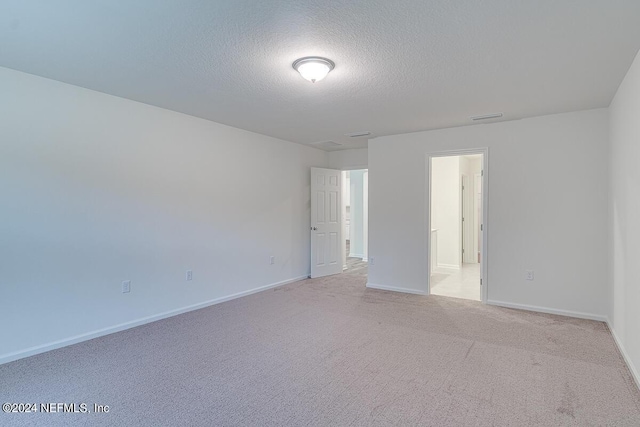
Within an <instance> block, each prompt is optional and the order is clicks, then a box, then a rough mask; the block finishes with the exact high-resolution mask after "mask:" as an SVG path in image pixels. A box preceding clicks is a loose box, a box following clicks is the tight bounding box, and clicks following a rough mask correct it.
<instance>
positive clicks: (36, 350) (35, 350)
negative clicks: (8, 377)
mask: <svg viewBox="0 0 640 427" xmlns="http://www.w3.org/2000/svg"><path fill="white" fill-rule="evenodd" d="M308 277H309V275H307V274H305V275H304V276H299V277H294V278H292V279H287V280H283V281H282V282H277V283H271V284H269V285H264V286H260V287H257V288H253V289H249V290H248V291H243V292H238V293H235V294H232V295H227V296H224V297H220V298H215V299H212V300H208V301H204V302H201V303H197V304H193V305H190V306H187V307H182V308H178V309H175V310H170V311H165V312H164V313H160V314H155V315H153V316H148V317H143V318H141V319H137V320H132V321H130V322H125V323H120V324H118V325H115V326H109V327H107V328H102V329H98V330H96V331H92V332H87V333H84V334H80V335H76V336H73V337H69V338H65V339H61V340H58V341H53V342H50V343H47V344H43V345H38V346H35V347H30V348H27V349H25V350H19V351H15V352H12V353H7V354H3V355H0V365H2V364H4V363H9V362H12V361H14V360H18V359H22V358H25V357H29V356H33V355H36V354H40V353H44V352H47V351H50V350H55V349H57V348H62V347H66V346H68V345H72V344H76V343H79V342H82V341H88V340H90V339H93V338H98V337H102V336H104V335H109V334H113V333H115V332H120V331H124V330H125V329H131V328H135V327H136V326H140V325H144V324H146V323H151V322H155V321H157V320H162V319H166V318H168V317H172V316H177V315H178V314H182V313H187V312H189V311H193V310H199V309H201V308H205V307H209V306H211V305H215V304H220V303H222V302H225V301H230V300H232V299H236V298H240V297H244V296H247V295H251V294H255V293H257V292H261V291H266V290H267V289H271V288H277V287H278V286H283V285H287V284H289V283H293V282H297V281H299V280H303V279H307V278H308Z"/></svg>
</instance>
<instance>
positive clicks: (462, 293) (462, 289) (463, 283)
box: [431, 264, 480, 301]
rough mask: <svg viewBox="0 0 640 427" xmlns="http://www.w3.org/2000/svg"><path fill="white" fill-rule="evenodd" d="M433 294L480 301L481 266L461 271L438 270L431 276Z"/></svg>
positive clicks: (468, 266) (475, 265)
mask: <svg viewBox="0 0 640 427" xmlns="http://www.w3.org/2000/svg"><path fill="white" fill-rule="evenodd" d="M431 294H432V295H441V296H445V297H454V298H464V299H470V300H474V301H480V264H462V268H461V269H460V270H457V271H456V270H444V269H437V270H436V271H435V272H434V273H433V274H432V275H431Z"/></svg>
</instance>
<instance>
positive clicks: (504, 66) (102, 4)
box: [0, 0, 640, 149]
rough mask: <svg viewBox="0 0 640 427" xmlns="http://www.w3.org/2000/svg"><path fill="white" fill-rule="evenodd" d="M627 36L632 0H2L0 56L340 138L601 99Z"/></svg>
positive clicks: (633, 38) (283, 134)
mask: <svg viewBox="0 0 640 427" xmlns="http://www.w3.org/2000/svg"><path fill="white" fill-rule="evenodd" d="M638 48H640V1H638V0H601V1H598V0H536V1H532V0H484V1H480V0H474V1H471V0H468V1H451V0H394V1H389V0H367V1H353V0H351V1H347V0H342V1H339V0H324V1H323V0H299V1H284V0H253V1H245V0H224V1H211V0H191V1H178V0H174V1H167V0H164V1H161V0H136V1H131V0H91V1H86V0H77V1H68V0H67V1H64V0H57V1H50V0H43V1H31V0H17V1H16V0H2V2H0V66H4V67H8V68H13V69H16V70H21V71H25V72H28V73H32V74H36V75H40V76H44V77H48V78H52V79H55V80H60V81H63V82H67V83H71V84H74V85H78V86H82V87H86V88H90V89H94V90H98V91H101V92H105V93H109V94H113V95H117V96H121V97H124V98H129V99H133V100H137V101H141V102H145V103H148V104H152V105H157V106H160V107H164V108H168V109H171V110H175V111H180V112H183V113H187V114H191V115H194V116H198V117H203V118H206V119H210V120H213V121H216V122H219V123H224V124H228V125H231V126H236V127H239V128H242V129H247V130H251V131H254V132H258V133H262V134H265V135H270V136H274V137H278V138H282V139H285V140H289V141H293V142H298V143H303V144H308V143H312V142H318V141H327V140H332V141H336V142H340V143H344V144H345V145H343V146H342V147H338V148H354V147H360V146H365V145H366V138H359V139H349V138H345V137H344V136H343V135H344V134H345V133H350V132H356V131H370V132H371V133H372V137H375V136H381V135H389V134H396V133H404V132H412V131H419V130H426V129H434V128H442V127H451V126H460V125H467V124H471V121H470V120H469V117H470V116H473V115H480V114H486V113H492V112H504V118H503V120H510V119H516V118H522V117H529V116H536V115H541V114H550V113H557V112H564V111H573V110H581V109H588V108H596V107H605V106H607V105H609V102H610V101H611V99H612V97H613V95H614V93H615V91H616V89H617V87H618V85H619V84H620V82H621V80H622V78H623V77H624V75H625V73H626V71H627V69H628V67H629V65H630V64H631V62H632V60H633V57H634V56H635V54H636V52H637V51H638ZM308 55H320V56H326V57H327V58H330V59H332V60H333V61H335V63H336V68H335V70H333V71H332V72H331V73H330V74H329V76H328V77H327V78H326V79H325V80H323V81H321V82H319V83H316V84H311V83H309V82H307V81H306V80H303V79H302V78H301V77H300V76H299V75H298V74H297V73H296V72H295V70H293V69H292V67H291V63H292V62H293V61H294V60H295V59H297V58H300V57H302V56H308ZM326 149H332V148H331V147H326Z"/></svg>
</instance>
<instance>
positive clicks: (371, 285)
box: [367, 283, 427, 295]
mask: <svg viewBox="0 0 640 427" xmlns="http://www.w3.org/2000/svg"><path fill="white" fill-rule="evenodd" d="M367 288H371V289H379V290H382V291H393V292H403V293H405V294H416V295H427V292H426V291H419V290H417V289H409V288H398V287H395V286H386V285H376V284H375V283H367Z"/></svg>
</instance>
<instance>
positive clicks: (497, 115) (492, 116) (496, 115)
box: [471, 113, 502, 122]
mask: <svg viewBox="0 0 640 427" xmlns="http://www.w3.org/2000/svg"><path fill="white" fill-rule="evenodd" d="M500 117H502V113H493V114H485V115H484V116H473V117H471V120H473V121H474V122H477V121H479V120H489V119H499V118H500Z"/></svg>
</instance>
